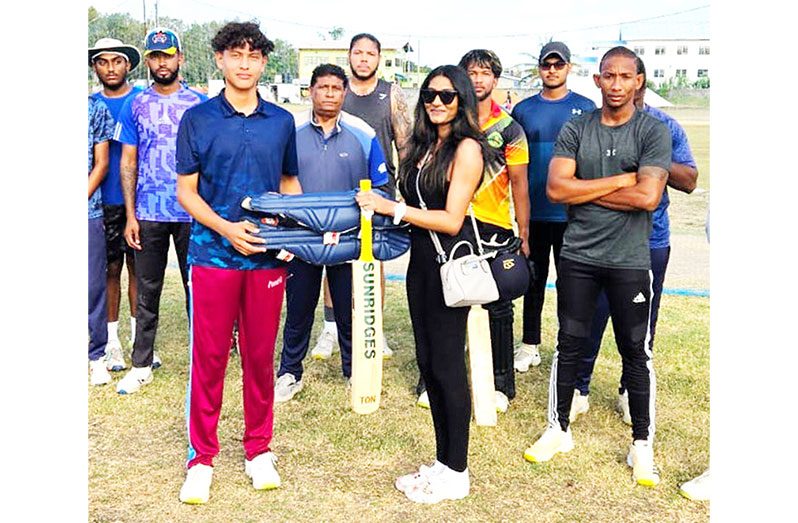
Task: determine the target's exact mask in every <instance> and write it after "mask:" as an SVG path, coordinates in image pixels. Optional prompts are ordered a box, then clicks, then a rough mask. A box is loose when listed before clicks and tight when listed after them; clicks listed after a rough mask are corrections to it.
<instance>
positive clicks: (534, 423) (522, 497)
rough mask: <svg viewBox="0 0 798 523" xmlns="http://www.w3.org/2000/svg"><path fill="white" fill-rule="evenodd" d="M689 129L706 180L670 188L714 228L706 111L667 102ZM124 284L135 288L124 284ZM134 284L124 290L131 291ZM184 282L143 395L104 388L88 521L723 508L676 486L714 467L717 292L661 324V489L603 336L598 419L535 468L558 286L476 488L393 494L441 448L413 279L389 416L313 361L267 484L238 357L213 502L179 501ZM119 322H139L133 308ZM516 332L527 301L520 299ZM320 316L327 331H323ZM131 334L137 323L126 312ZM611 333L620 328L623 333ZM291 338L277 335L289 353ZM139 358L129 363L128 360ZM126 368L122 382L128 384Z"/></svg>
mask: <svg viewBox="0 0 798 523" xmlns="http://www.w3.org/2000/svg"><path fill="white" fill-rule="evenodd" d="M669 112H671V114H673V115H674V116H675V117H676V118H677V119H678V120H679V121H680V122H682V124H683V126H684V127H685V129H686V131H687V133H688V136H689V139H690V143H691V146H692V150H693V153H694V155H695V157H696V160H697V162H698V167H699V172H700V176H699V189H697V190H696V191H695V192H694V193H693V194H691V195H684V194H682V193H679V192H678V191H673V190H672V191H670V195H671V209H670V210H671V212H670V214H671V226H672V229H673V231H674V233H679V234H690V235H699V234H704V232H703V226H704V220H705V218H706V209H707V203H708V198H709V180H710V176H709V125H708V111H706V110H703V109H686V110H681V109H680V108H675V109H673V110H669ZM123 285H126V284H124V283H123ZM123 288H126V287H123ZM181 294H182V290H181V287H180V285H179V275H178V273H177V272H176V271H174V270H170V271H169V274H168V276H167V284H166V286H165V289H164V295H163V301H162V309H161V310H162V312H161V323H160V328H159V333H158V339H157V350H158V352H159V354H160V355H161V358H162V359H163V362H164V366H163V367H162V368H161V369H159V370H157V371H155V380H154V381H153V383H152V384H150V385H148V386H146V387H145V388H143V389H142V391H141V392H139V393H137V394H134V395H131V396H118V395H117V394H116V393H115V391H114V389H113V386H112V385H109V386H105V387H100V388H90V390H89V402H88V410H89V413H88V418H89V426H88V435H89V478H88V479H89V500H88V501H89V519H90V521H98V522H110V521H123V522H138V521H147V522H149V521H169V522H172V521H176V522H181V521H191V522H194V521H209V522H210V521H212V522H226V521H231V522H232V521H253V522H254V521H347V522H354V521H358V522H359V521H375V520H378V521H381V522H394V521H395V522H406V521H426V522H437V521H541V522H546V523H557V522H572V521H574V522H627V521H628V522H637V521H640V522H647V523H648V522H652V521H655V522H659V521H668V522H670V521H679V522H692V521H697V522H705V521H708V519H709V504H708V503H700V502H698V503H696V502H690V501H687V500H685V499H683V498H681V497H680V496H679V495H678V494H677V490H678V485H679V484H680V483H682V482H683V481H686V480H688V479H690V478H692V477H694V476H696V475H698V474H700V473H701V472H702V471H703V470H704V469H705V468H706V466H707V464H708V462H709V300H708V299H705V298H691V297H677V296H670V295H665V296H663V298H662V306H661V310H660V319H659V323H658V328H657V343H656V355H655V369H656V372H657V442H656V447H655V449H656V450H655V455H656V460H657V464H658V466H659V468H660V471H661V474H662V478H663V480H662V483H661V484H660V485H659V486H658V487H657V488H656V489H653V490H649V489H645V488H643V487H637V486H635V485H634V484H633V483H632V481H631V474H630V471H629V469H628V467H627V466H626V465H625V455H626V451H627V449H628V445H629V443H630V439H631V433H630V429H629V428H628V427H627V426H626V425H624V424H623V423H622V422H621V420H620V417H619V416H618V415H617V414H616V413H615V411H614V404H615V399H616V396H617V380H618V377H619V374H620V360H619V357H618V354H617V350H616V348H615V344H614V341H613V340H612V336H611V335H610V334H611V333H610V332H608V333H607V335H606V336H605V341H604V345H603V349H602V352H601V355H600V356H599V359H598V362H597V365H596V371H595V374H594V378H593V388H592V392H591V395H590V398H591V407H590V412H588V413H587V414H586V415H584V416H583V417H581V418H580V419H579V420H578V421H577V422H576V423H575V424H574V425H573V432H574V440H575V444H576V448H575V449H574V451H572V452H571V453H569V454H567V455H564V456H558V457H555V459H554V460H552V461H551V462H549V463H546V464H541V465H532V464H529V463H527V462H525V461H524V459H523V458H522V454H523V451H524V449H525V448H526V447H527V446H528V445H529V444H531V443H532V442H533V441H534V440H535V438H536V437H537V436H538V435H539V433H540V432H541V431H542V429H543V428H544V425H545V419H546V411H545V409H546V404H547V388H548V379H549V372H550V368H551V367H550V365H551V357H552V351H553V340H554V339H555V336H556V319H555V302H556V296H555V294H554V293H553V292H549V293H548V294H547V300H548V301H547V302H546V305H545V309H544V314H543V322H544V323H543V329H544V333H543V339H544V342H543V346H542V351H541V352H542V355H543V363H542V364H541V366H540V367H538V368H533V369H531V370H530V371H529V372H528V373H526V374H516V377H517V389H518V397H517V398H516V400H515V401H514V402H513V404H512V406H511V407H510V410H509V412H507V413H506V414H502V415H500V417H499V425H498V427H495V428H485V427H476V426H474V425H473V424H472V428H471V440H470V441H471V442H470V449H469V469H470V472H471V495H470V496H469V497H468V498H466V499H465V500H462V501H458V502H445V503H441V504H439V505H435V506H431V507H429V506H418V505H415V504H413V503H411V502H409V501H407V500H406V499H405V498H404V496H403V495H402V494H401V493H399V492H398V491H397V490H395V489H394V487H393V480H394V478H395V477H396V476H397V475H399V474H403V473H406V472H410V471H411V470H413V469H414V468H416V467H417V466H418V464H419V463H421V462H429V461H431V460H432V458H433V456H434V438H433V431H432V423H431V418H430V414H429V411H427V410H422V409H419V408H417V407H415V406H414V400H415V398H414V396H413V387H414V385H415V382H416V378H417V370H416V364H415V358H414V355H413V350H414V347H413V342H412V330H411V327H410V321H409V318H408V315H407V312H406V311H407V303H406V298H405V294H404V286H403V284H401V283H389V284H388V288H387V299H386V303H387V305H386V313H385V331H386V334H387V336H388V338H389V341H390V344H391V346H392V347H393V348H394V350H395V357H394V358H393V359H392V360H389V361H387V362H386V364H385V373H384V389H383V396H382V402H383V406H382V408H381V409H380V411H379V412H378V413H376V414H373V415H370V416H357V415H355V414H353V413H352V412H351V411H350V410H349V409H348V408H347V398H346V395H345V388H344V381H343V378H342V376H341V372H340V360H339V359H338V356H337V355H335V357H334V358H333V359H332V360H329V361H326V362H317V361H312V360H307V365H306V372H305V377H304V381H305V390H303V391H302V392H301V393H300V395H299V396H298V397H297V399H296V401H293V402H290V403H288V404H284V405H279V406H277V408H276V413H275V438H274V441H273V450H274V451H275V453H276V454H277V455H278V457H279V459H280V461H279V463H278V469H279V471H280V474H281V476H282V480H283V487H282V488H281V489H279V490H278V491H272V492H256V491H254V490H253V489H252V487H251V484H250V483H249V481H248V479H247V478H246V476H245V475H244V469H243V460H244V454H243V449H242V445H241V438H242V434H243V419H242V398H241V368H240V365H239V361H238V358H237V357H233V358H231V360H230V364H229V367H228V373H227V379H226V385H225V403H224V407H223V409H222V415H221V420H220V424H219V439H220V444H221V453H220V455H219V456H218V457H217V459H216V462H215V474H214V484H213V487H212V489H211V500H210V503H209V504H208V505H206V506H202V507H189V506H184V505H181V504H180V503H179V501H178V499H177V494H178V491H179V489H180V485H181V483H182V481H183V478H184V468H183V467H184V463H185V457H186V430H185V418H184V401H185V388H186V383H187V371H188V336H187V326H186V319H185V309H184V307H183V297H182V295H181ZM122 309H123V310H122V314H121V316H120V317H121V318H123V319H124V318H127V307H126V305H125V304H124V303H123V306H122ZM515 312H516V322H515V334H516V338H518V337H519V336H520V331H521V318H520V315H521V303H520V301H519V302H517V303H516V311H515ZM319 321H320V311H317V322H316V326H315V329H314V330H315V332H314V333H313V338H312V339H313V340H315V337H316V334H317V331H318V329H319ZM120 324H121V329H122V333H121V334H122V337H123V338H124V339H125V340H126V339H127V336H128V332H127V330H126V326H127V322H126V320H125V321H121V322H120ZM610 330H611V329H610ZM279 346H280V342H279V340H278V350H279ZM128 361H129V358H128ZM119 377H121V375H117V376H116V378H115V379H116V380H118V379H119Z"/></svg>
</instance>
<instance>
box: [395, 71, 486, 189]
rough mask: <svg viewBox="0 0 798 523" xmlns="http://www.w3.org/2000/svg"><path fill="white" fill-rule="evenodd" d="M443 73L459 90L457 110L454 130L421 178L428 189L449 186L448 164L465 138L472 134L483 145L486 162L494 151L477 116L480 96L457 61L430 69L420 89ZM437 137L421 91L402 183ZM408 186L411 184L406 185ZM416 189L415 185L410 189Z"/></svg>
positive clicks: (404, 182)
mask: <svg viewBox="0 0 798 523" xmlns="http://www.w3.org/2000/svg"><path fill="white" fill-rule="evenodd" d="M438 76H444V77H446V78H448V79H449V81H450V82H452V86H453V87H454V89H455V91H457V98H458V104H457V114H456V115H455V117H454V120H452V122H451V128H452V130H451V133H450V134H449V136H448V137H446V140H445V141H444V142H443V144H442V145H441V148H440V149H439V150H438V151H437V152H436V153H435V154H433V155H432V156H431V160H430V161H428V163H427V166H426V167H425V168H424V169H423V172H421V173H419V176H420V177H421V178H420V180H419V182H420V185H421V186H423V187H424V188H425V189H427V190H432V191H443V190H445V188H446V184H447V181H446V174H447V173H448V171H449V166H450V164H451V163H452V161H453V159H454V153H455V151H456V150H457V146H458V145H459V144H460V142H461V141H463V139H465V138H473V139H474V140H476V141H477V142H479V144H480V145H481V146H482V156H483V158H484V160H485V162H486V163H487V161H488V159H489V158H490V155H491V148H490V147H489V146H488V143H487V141H486V140H485V137H484V136H483V135H482V131H480V129H479V119H478V118H477V96H476V94H475V93H474V86H473V84H472V83H471V79H469V78H468V74H466V72H465V71H464V70H463V69H462V68H460V67H457V66H455V65H441V66H438V67H436V68H435V69H433V70H432V71H430V73H429V74H428V75H427V77H426V78H425V79H424V82H422V84H421V89H426V88H428V87H429V84H430V82H431V81H432V79H433V78H435V77H438ZM437 141H438V126H437V125H435V124H433V123H432V122H431V121H430V119H429V116H428V115H427V111H426V110H425V109H424V101H423V100H422V99H421V97H420V95H419V99H418V103H416V110H415V125H414V126H413V135H412V136H411V138H410V148H409V152H408V154H407V156H406V157H405V159H404V161H402V162H401V163H400V164H399V183H400V184H406V183H407V180H408V177H409V175H410V174H411V173H413V172H414V171H415V169H416V165H418V163H419V162H420V161H421V159H422V158H423V157H424V156H425V155H426V154H427V153H428V152H432V151H433V150H434V149H435V144H436V142H437ZM405 189H408V187H406V186H405ZM411 190H414V189H411Z"/></svg>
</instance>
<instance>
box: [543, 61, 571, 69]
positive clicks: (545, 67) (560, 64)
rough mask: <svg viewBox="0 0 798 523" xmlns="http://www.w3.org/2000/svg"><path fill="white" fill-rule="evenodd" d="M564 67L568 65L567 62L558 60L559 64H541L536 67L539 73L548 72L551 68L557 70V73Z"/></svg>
mask: <svg viewBox="0 0 798 523" xmlns="http://www.w3.org/2000/svg"><path fill="white" fill-rule="evenodd" d="M566 65H568V62H563V61H562V60H560V61H559V62H552V63H550V64H547V63H544V62H541V63H540V64H539V65H538V69H540V70H541V71H548V70H550V69H551V68H552V67H553V68H555V69H557V70H558V71H562V70H563V69H564V68H565V66H566Z"/></svg>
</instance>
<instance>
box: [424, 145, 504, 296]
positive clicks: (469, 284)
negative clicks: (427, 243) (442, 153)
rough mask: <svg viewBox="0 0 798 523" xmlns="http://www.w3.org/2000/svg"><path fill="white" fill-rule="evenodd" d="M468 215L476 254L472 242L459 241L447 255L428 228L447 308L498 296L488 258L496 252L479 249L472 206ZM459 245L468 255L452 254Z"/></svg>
mask: <svg viewBox="0 0 798 523" xmlns="http://www.w3.org/2000/svg"><path fill="white" fill-rule="evenodd" d="M428 157H429V154H427V155H426V156H425V157H424V160H422V167H421V168H423V166H424V165H425V164H426V162H427V158H428ZM421 168H419V175H418V176H417V177H416V193H417V194H418V200H419V203H420V204H421V208H422V209H424V210H426V209H427V204H426V203H425V202H424V198H423V197H422V196H421V190H420V189H419V187H418V179H419V178H420V177H421ZM468 214H469V215H470V216H471V225H472V226H473V227H474V235H475V238H476V242H477V248H478V249H479V254H475V253H474V247H473V245H471V242H469V241H467V240H462V241H459V242H457V243H456V244H455V245H454V247H452V250H451V251H450V253H449V257H448V258H447V257H446V252H445V251H444V250H443V247H442V246H441V242H440V239H438V235H437V233H435V231H429V235H430V238H432V244H433V245H434V246H435V250H436V251H437V252H438V261H439V262H441V269H440V273H441V284H442V286H443V301H444V302H445V303H446V306H447V307H470V306H471V305H484V304H485V303H491V302H494V301H496V300H498V299H499V289H498V287H496V280H494V279H493V273H492V272H491V270H490V263H489V262H488V260H489V259H490V258H493V257H494V256H496V253H495V252H489V253H487V254H486V253H485V252H484V251H483V249H482V244H481V242H480V241H479V230H478V229H477V220H476V218H474V213H473V211H472V210H471V205H470V204H469V206H468ZM462 245H467V246H468V250H469V251H470V254H467V255H466V256H462V257H460V258H456V259H455V258H454V254H455V252H456V251H457V249H458V248H460V247H461V246H462Z"/></svg>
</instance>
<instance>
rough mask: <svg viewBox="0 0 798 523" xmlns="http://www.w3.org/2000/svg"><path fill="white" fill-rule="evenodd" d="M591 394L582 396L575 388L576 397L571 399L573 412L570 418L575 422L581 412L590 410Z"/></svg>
mask: <svg viewBox="0 0 798 523" xmlns="http://www.w3.org/2000/svg"><path fill="white" fill-rule="evenodd" d="M588 398H590V396H582V393H581V392H579V391H578V390H576V389H574V399H573V400H572V401H571V414H570V415H569V416H568V419H569V420H570V421H571V423H573V422H574V421H576V418H578V417H579V415H580V414H584V413H586V412H587V411H589V410H590V400H589V399H588Z"/></svg>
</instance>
